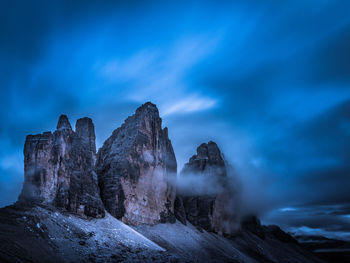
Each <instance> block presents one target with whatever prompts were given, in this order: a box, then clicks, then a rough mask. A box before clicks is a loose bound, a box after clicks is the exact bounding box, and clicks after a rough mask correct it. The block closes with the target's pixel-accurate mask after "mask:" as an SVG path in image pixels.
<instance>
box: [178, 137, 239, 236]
mask: <svg viewBox="0 0 350 263" xmlns="http://www.w3.org/2000/svg"><path fill="white" fill-rule="evenodd" d="M189 178H192V179H190V180H189ZM187 180H189V182H190V184H189V183H187V185H186V184H185V186H186V187H183V186H184V184H183V183H182V181H187ZM231 183H232V182H231V181H230V180H229V179H228V164H227V163H226V161H225V159H224V158H223V155H222V154H221V151H220V149H219V148H218V146H217V145H216V143H214V142H209V143H208V144H207V143H203V144H201V145H200V146H199V147H198V148H197V154H196V155H193V156H192V157H191V158H190V160H189V162H188V163H186V164H185V166H184V168H183V170H182V171H181V173H180V176H179V183H178V196H177V199H176V211H175V214H176V217H177V218H178V219H179V220H180V221H181V222H184V221H185V219H184V217H186V219H187V220H188V221H189V222H191V223H192V224H193V225H195V226H198V227H201V228H204V229H206V230H208V231H214V232H217V233H223V234H232V233H233V232H235V231H236V230H237V229H238V221H239V219H238V208H239V205H238V202H239V200H238V196H237V194H236V192H235V191H234V188H233V187H231ZM188 184H189V185H188Z"/></svg>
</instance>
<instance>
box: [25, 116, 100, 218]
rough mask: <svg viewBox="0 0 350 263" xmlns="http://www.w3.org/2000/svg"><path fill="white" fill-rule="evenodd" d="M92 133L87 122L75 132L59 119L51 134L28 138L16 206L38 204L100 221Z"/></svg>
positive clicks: (77, 126) (79, 122)
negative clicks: (19, 203)
mask: <svg viewBox="0 0 350 263" xmlns="http://www.w3.org/2000/svg"><path fill="white" fill-rule="evenodd" d="M95 154H96V149H95V131H94V125H93V123H92V121H91V119H89V118H83V119H79V120H78V121H77V124H76V132H74V131H73V130H72V127H71V125H70V123H69V121H68V118H67V116H66V115H61V116H60V118H59V121H58V124H57V129H56V131H55V132H54V133H51V132H44V133H43V134H37V135H28V136H27V138H26V142H25V145H24V176H25V178H24V185H23V189H22V192H21V195H20V197H19V202H22V203H23V202H28V201H30V202H33V201H34V202H41V203H44V204H50V205H53V206H56V207H60V208H64V209H66V210H67V211H70V212H74V213H78V214H81V215H85V216H89V217H103V216H104V207H103V204H102V201H101V199H100V197H99V189H98V184H97V175H96V172H95V168H94V167H95V166H94V165H95V164H94V162H95Z"/></svg>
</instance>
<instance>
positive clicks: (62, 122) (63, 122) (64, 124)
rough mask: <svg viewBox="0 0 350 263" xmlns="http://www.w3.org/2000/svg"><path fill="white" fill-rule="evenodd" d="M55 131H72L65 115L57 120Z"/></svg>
mask: <svg viewBox="0 0 350 263" xmlns="http://www.w3.org/2000/svg"><path fill="white" fill-rule="evenodd" d="M56 129H57V130H69V131H72V126H71V125H70V123H69V120H68V117H67V115H64V114H62V115H61V116H60V118H59V119H58V123H57V127H56Z"/></svg>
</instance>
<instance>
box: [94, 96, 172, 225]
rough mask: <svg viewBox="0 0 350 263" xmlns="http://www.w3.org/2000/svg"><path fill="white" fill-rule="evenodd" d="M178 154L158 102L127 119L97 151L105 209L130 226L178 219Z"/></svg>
mask: <svg viewBox="0 0 350 263" xmlns="http://www.w3.org/2000/svg"><path fill="white" fill-rule="evenodd" d="M176 170H177V164H176V158H175V154H174V151H173V148H172V145H171V141H170V140H169V138H168V134H167V130H166V129H162V120H161V118H160V117H159V112H158V109H157V107H156V105H154V104H152V103H150V102H147V103H145V104H143V105H142V106H141V107H139V108H138V109H137V110H136V112H135V114H134V115H132V116H130V117H128V118H127V119H126V120H125V122H124V123H123V125H122V126H121V127H120V128H118V129H116V130H115V131H114V132H113V133H112V135H111V136H110V137H109V138H108V139H107V140H106V141H105V143H104V145H103V147H102V148H101V149H100V150H99V152H98V158H97V173H98V176H99V185H100V190H101V198H102V200H103V202H104V205H105V208H106V210H107V211H108V212H110V213H111V214H112V215H113V216H115V217H116V218H119V219H122V220H123V221H124V222H126V223H129V224H135V225H137V224H156V223H158V222H168V221H172V222H174V221H175V217H174V215H173V212H174V199H175V187H174V186H173V185H172V183H171V182H172V181H173V178H174V177H175V176H176Z"/></svg>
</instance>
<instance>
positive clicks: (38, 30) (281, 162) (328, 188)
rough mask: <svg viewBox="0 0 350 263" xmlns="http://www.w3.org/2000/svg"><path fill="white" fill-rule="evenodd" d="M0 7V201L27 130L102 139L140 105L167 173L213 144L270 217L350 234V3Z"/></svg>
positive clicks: (12, 192)
mask: <svg viewBox="0 0 350 263" xmlns="http://www.w3.org/2000/svg"><path fill="white" fill-rule="evenodd" d="M0 5H1V6H0V85H1V95H2V96H1V98H0V102H1V105H0V108H1V112H0V119H1V122H2V127H1V129H0V137H1V139H0V146H1V147H0V149H1V150H0V169H1V180H0V186H1V187H0V195H1V198H0V199H1V205H5V204H9V203H11V202H13V201H14V200H15V199H16V196H17V193H18V192H19V191H20V184H21V181H22V180H23V179H22V178H23V172H22V171H23V157H22V154H21V151H22V147H23V143H24V140H25V136H26V135H27V134H30V133H39V132H42V131H45V130H53V129H54V128H55V126H56V121H57V118H58V116H59V115H60V114H61V113H65V114H67V115H68V116H69V117H70V120H71V122H72V125H74V122H75V120H76V119H77V118H79V117H82V116H89V117H92V118H93V120H94V122H95V126H96V133H97V144H98V145H101V144H102V143H103V141H104V140H105V139H106V138H107V137H108V136H109V134H110V133H111V132H112V131H113V129H115V128H117V127H118V126H119V125H120V124H121V123H122V122H123V120H124V119H125V118H126V117H127V116H128V115H131V114H132V113H133V111H134V110H135V108H136V107H137V106H138V105H139V104H141V103H143V102H145V101H148V100H150V101H153V102H154V103H156V104H157V105H158V107H159V109H160V113H161V115H162V117H163V121H164V125H166V126H168V127H169V135H170V137H171V139H172V141H173V145H174V148H175V152H176V155H177V159H178V163H179V170H180V169H181V168H182V165H183V163H184V162H186V161H187V160H188V158H189V157H190V156H191V155H192V154H194V152H195V149H196V147H197V145H199V144H200V143H202V142H207V141H210V140H214V141H216V142H217V143H218V145H219V146H220V147H221V148H222V150H223V152H224V154H225V156H226V158H227V159H228V160H229V161H230V162H231V163H232V164H233V165H234V167H235V170H236V172H237V173H238V175H239V176H240V177H241V180H242V185H243V186H242V187H243V188H244V189H245V191H244V193H245V196H244V198H245V202H246V205H247V206H249V207H251V210H252V211H255V212H257V213H260V214H261V215H262V216H266V218H267V219H266V220H267V221H268V222H272V223H281V224H284V225H285V226H286V227H288V226H289V227H294V228H301V227H307V228H306V229H307V230H309V229H310V228H313V229H323V228H324V229H323V230H324V231H328V230H330V227H328V228H329V229H326V228H327V227H326V226H332V227H331V228H332V229H336V228H337V227H338V228H337V229H338V230H337V231H338V232H341V231H344V232H345V231H348V230H349V229H348V225H347V222H348V221H346V220H347V217H346V216H347V215H348V214H349V211H348V210H347V208H346V206H345V205H346V203H347V202H349V201H350V198H349V194H348V193H347V189H348V188H349V185H350V182H349V175H350V174H349V173H350V168H349V165H348V163H350V160H349V158H350V157H349V156H350V154H349V151H350V150H349V149H350V147H349V146H350V145H349V144H350V141H349V132H350V123H349V122H350V116H349V111H350V106H349V99H350V89H349V84H350V83H349V82H350V79H349V76H350V72H349V69H350V64H349V63H350V62H349V61H350V60H349V58H350V57H349V54H350V52H349V50H348V46H349V44H350V43H349V32H350V31H349V30H350V19H349V16H348V10H349V8H350V3H348V2H346V1H330V0H321V1H320V0H319V1H234V2H233V1H227V2H226V1H222V2H221V3H220V4H218V3H215V2H214V1H206V2H203V1H200V2H197V1H191V2H187V1H183V2H176V3H170V2H164V1H159V2H157V1H30V2H29V1H2V2H1V4H0ZM325 205H329V207H325ZM285 207H292V208H293V209H295V211H294V212H293V213H291V214H290V215H289V216H288V217H286V216H285V214H284V213H285V212H283V211H280V210H279V209H281V208H285ZM344 207H345V208H344ZM327 210H328V211H330V213H326V212H327ZM320 213H323V214H322V217H321V218H318V216H319V215H320ZM269 214H272V215H274V216H272V217H270V218H269ZM287 218H288V219H287ZM327 222H328V223H327ZM322 224H324V226H322Z"/></svg>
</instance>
